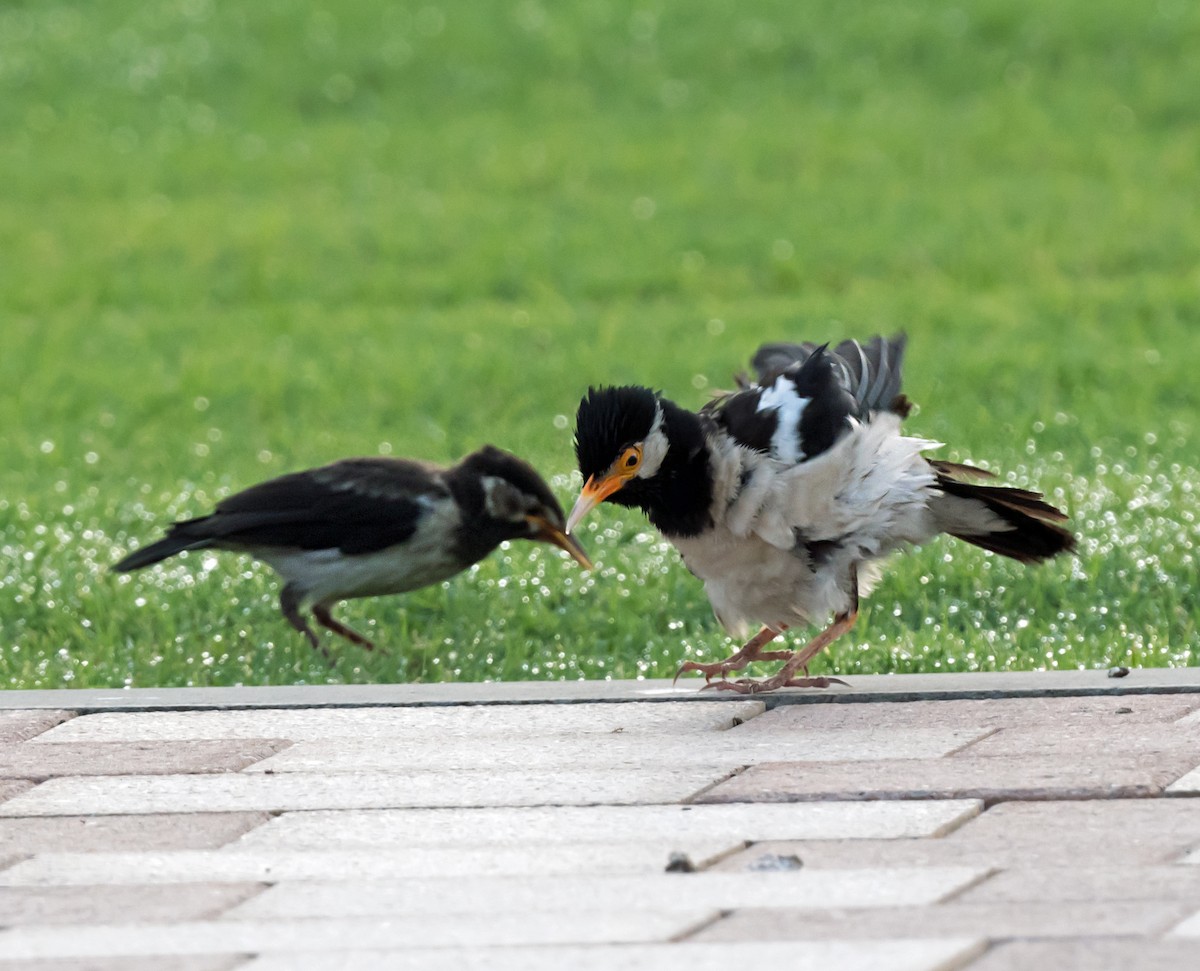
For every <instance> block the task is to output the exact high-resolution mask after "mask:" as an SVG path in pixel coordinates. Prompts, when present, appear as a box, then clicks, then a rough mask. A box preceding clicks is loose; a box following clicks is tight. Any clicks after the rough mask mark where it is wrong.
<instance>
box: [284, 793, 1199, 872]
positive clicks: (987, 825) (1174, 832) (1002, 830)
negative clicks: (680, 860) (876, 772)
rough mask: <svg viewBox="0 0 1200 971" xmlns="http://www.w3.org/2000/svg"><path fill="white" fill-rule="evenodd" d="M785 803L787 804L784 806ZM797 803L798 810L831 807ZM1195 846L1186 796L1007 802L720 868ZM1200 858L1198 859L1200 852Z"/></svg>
mask: <svg viewBox="0 0 1200 971" xmlns="http://www.w3.org/2000/svg"><path fill="white" fill-rule="evenodd" d="M784 805H787V804H783V805H781V806H780V808H784ZM791 805H794V807H795V808H796V809H800V808H801V807H808V806H820V805H825V804H824V803H795V804H791ZM833 805H860V804H857V803H849V804H836V803H835V804H833ZM861 805H890V804H889V803H862V804H861ZM896 805H924V803H898V804H896ZM697 808H700V807H697ZM714 808H715V807H714ZM756 808H759V809H766V808H769V807H768V806H766V805H764V806H759V807H756ZM264 831H265V830H264ZM260 832H263V831H260ZM1197 844H1200V812H1197V810H1196V804H1195V803H1194V802H1192V801H1191V800H1187V799H1114V800H1098V801H1087V802H1006V803H1000V804H999V805H996V806H993V807H992V808H991V809H989V810H988V811H987V812H985V813H982V814H980V815H979V816H977V817H975V818H974V819H972V820H970V821H969V822H967V823H966V824H965V825H963V826H961V827H959V828H957V829H956V830H954V831H953V832H952V833H950V834H949V835H947V836H945V837H943V838H941V839H907V840H905V839H902V840H872V839H859V840H854V839H808V840H799V841H793V840H787V841H770V842H767V841H760V842H758V845H755V846H752V847H750V848H749V849H748V850H746V851H745V852H744V853H740V854H736V855H733V856H730V857H729V858H728V859H726V860H723V861H722V862H721V863H719V864H718V867H719V868H721V869H741V868H743V867H748V866H752V865H754V863H755V861H756V860H757V858H758V857H759V856H763V855H773V856H778V855H783V856H791V855H794V856H798V857H799V858H800V859H801V860H802V861H803V863H804V865H805V866H806V867H836V868H845V867H856V866H995V867H1016V866H1067V867H1070V866H1078V865H1080V863H1081V861H1083V862H1088V863H1096V864H1104V865H1107V866H1128V865H1143V864H1154V863H1173V862H1175V861H1176V860H1177V859H1178V857H1179V856H1180V854H1182V853H1184V852H1186V851H1188V850H1190V849H1192V847H1193V846H1196V845H1197ZM1196 862H1197V863H1200V850H1198V851H1197V853H1196Z"/></svg>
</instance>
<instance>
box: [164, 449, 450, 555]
mask: <svg viewBox="0 0 1200 971" xmlns="http://www.w3.org/2000/svg"><path fill="white" fill-rule="evenodd" d="M440 473H441V470H440V469H438V468H437V467H435V466H431V465H425V464H423V463H420V462H414V461H411V460H408V459H387V458H361V459H345V460H343V461H341V462H335V463H333V464H332V465H325V466H322V467H321V468H319V469H310V470H308V471H306V472H295V473H292V474H291V475H284V476H280V477H279V478H277V479H271V480H270V481H269V482H263V483H262V484H260V485H256V486H252V487H250V488H249V489H246V490H245V491H244V492H239V493H237V494H236V495H233V496H230V497H229V498H228V499H226V500H224V501H223V502H221V503H220V504H219V505H218V506H217V508H216V511H215V512H213V514H212V515H211V516H205V517H203V518H201V519H193V520H189V521H188V522H183V523H177V524H176V525H175V526H174V527H173V528H172V531H171V535H172V537H174V538H179V539H189V540H208V541H210V542H211V543H213V545H218V546H220V545H224V544H226V543H230V544H236V545H238V546H287V547H294V548H297V549H304V550H320V549H338V550H341V551H342V552H343V553H350V554H354V553H370V552H374V551H375V550H381V549H384V548H386V547H389V546H394V545H396V544H397V543H403V542H404V541H405V540H407V539H409V538H410V537H411V536H412V535H413V533H415V532H416V530H417V526H418V524H419V523H420V521H421V519H422V518H423V517H424V516H425V515H428V513H429V511H430V504H431V500H432V501H439V500H445V501H448V500H449V499H450V491H449V488H448V487H447V486H446V485H445V483H444V482H443V480H442V477H441V474H440Z"/></svg>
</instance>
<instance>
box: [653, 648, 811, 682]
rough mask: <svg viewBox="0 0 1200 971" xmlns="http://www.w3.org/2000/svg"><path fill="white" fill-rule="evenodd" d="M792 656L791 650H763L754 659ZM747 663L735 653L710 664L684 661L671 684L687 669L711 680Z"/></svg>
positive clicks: (776, 659)
mask: <svg viewBox="0 0 1200 971" xmlns="http://www.w3.org/2000/svg"><path fill="white" fill-rule="evenodd" d="M791 656H792V652H791V651H763V652H762V653H760V654H757V655H755V657H754V658H753V660H755V661H786V660H788V659H789V658H790V657H791ZM747 663H749V659H747V658H745V657H738V656H737V655H736V654H735V655H733V656H732V657H727V658H725V660H724V661H713V662H711V663H710V664H701V663H700V662H699V661H684V662H683V663H682V664H681V665H679V670H678V671H676V672H675V677H674V678H672V680H671V684H674V683H675V682H676V681H678V680H679V676H680V675H681V674H686V673H687V672H688V671H699V672H700V673H701V674H703V675H704V680H705V681H708V682H711V681H712V679H713V678H715V677H721V678H723V677H725V675H727V674H729V672H730V671H740V670H741V669H742V668H744V667H745V666H746V664H747Z"/></svg>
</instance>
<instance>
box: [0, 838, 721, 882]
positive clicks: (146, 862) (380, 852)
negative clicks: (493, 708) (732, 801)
mask: <svg viewBox="0 0 1200 971" xmlns="http://www.w3.org/2000/svg"><path fill="white" fill-rule="evenodd" d="M741 845H742V844H740V843H738V842H737V841H736V840H731V839H714V840H708V841H697V840H686V839H680V840H673V841H671V842H661V841H659V842H655V841H650V840H633V841H624V842H615V843H614V842H588V843H566V844H558V845H554V846H548V847H538V846H530V845H526V844H522V845H516V846H495V847H493V846H486V845H480V846H439V847H429V846H417V847H413V848H412V849H408V850H405V849H395V848H392V849H384V848H372V849H368V848H361V849H350V850H338V849H333V850H321V851H314V850H288V849H269V850H257V851H256V850H244V851H242V850H238V851H232V850H225V851H217V852H205V851H191V850H177V851H174V852H166V853H86V854H85V853H41V854H38V855H37V856H35V857H32V858H31V859H27V860H23V861H21V862H19V863H16V864H14V865H13V866H11V867H9V868H8V869H7V870H2V871H0V886H8V887H27V886H50V887H54V886H98V885H110V886H119V885H123V884H147V883H152V884H171V883H194V882H196V881H197V880H203V881H208V882H214V883H252V882H265V883H274V882H279V881H289V880H297V881H302V880H307V881H322V880H323V881H330V880H364V881H369V880H397V879H425V878H433V877H463V876H479V877H482V876H489V875H509V876H512V875H526V874H528V875H564V874H570V875H586V874H593V875H594V874H639V873H641V874H654V873H662V872H663V871H664V870H665V868H666V866H667V862H668V860H669V859H670V857H671V855H672V854H673V853H676V852H679V853H683V854H685V855H686V856H687V857H688V858H689V859H690V860H692V861H693V862H694V863H695V864H696V865H698V866H703V865H705V864H707V863H709V862H711V861H713V860H715V859H717V858H719V857H721V856H723V855H725V854H726V853H729V852H732V851H735V850H737V849H738V848H740V847H741Z"/></svg>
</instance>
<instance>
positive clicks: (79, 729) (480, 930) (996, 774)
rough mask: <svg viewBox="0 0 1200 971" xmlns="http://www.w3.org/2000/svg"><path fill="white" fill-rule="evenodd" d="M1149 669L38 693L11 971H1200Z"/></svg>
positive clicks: (1179, 799) (1180, 697) (1174, 751)
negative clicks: (763, 686) (759, 968)
mask: <svg viewBox="0 0 1200 971" xmlns="http://www.w3.org/2000/svg"><path fill="white" fill-rule="evenodd" d="M1138 673H1139V672H1134V673H1133V675H1131V676H1130V678H1129V679H1125V680H1124V681H1123V682H1108V683H1105V681H1104V680H1102V678H1103V675H1102V673H1100V674H1099V675H1097V678H1096V679H1095V680H1092V681H1089V680H1087V679H1086V678H1082V677H1080V675H1079V674H1078V673H1076V674H1073V675H1072V676H1071V677H1069V678H1062V677H1058V676H1056V675H1053V674H1047V675H1043V676H1041V679H1043V683H1044V684H1045V685H1046V686H1047V692H1046V693H1047V694H1048V695H1049V696H1047V697H1035V696H1033V695H1036V694H1037V693H1038V689H1037V684H1038V683H1039V682H1038V680H1037V679H1029V678H1025V679H1016V680H1014V679H1013V677H1012V676H996V678H995V679H994V680H989V676H971V677H965V676H945V679H944V680H937V679H932V680H931V679H930V678H929V677H925V678H921V679H913V680H911V681H910V680H909V679H906V678H901V677H898V678H895V679H892V680H891V681H890V685H889V684H885V685H884V686H883V687H881V688H878V692H882V693H876V694H874V695H872V694H871V693H870V692H865V693H864V692H856V693H847V694H846V695H843V696H841V697H840V698H839V697H838V696H836V695H834V694H832V693H829V694H823V695H822V694H817V693H808V694H805V693H803V692H795V693H788V694H781V695H779V696H778V697H772V698H768V699H766V703H764V701H763V700H750V701H747V700H745V699H741V698H727V697H725V698H720V697H718V698H714V697H712V696H710V695H696V694H694V693H693V688H692V687H690V686H689V687H686V688H682V689H679V690H672V689H670V688H669V687H668V686H666V685H661V684H657V683H656V684H650V685H647V684H619V683H614V684H612V685H610V686H608V688H607V689H605V688H602V687H600V686H597V685H595V684H592V685H588V686H586V687H581V688H580V689H579V690H578V692H577V693H575V694H573V693H572V689H571V687H570V686H566V687H564V688H562V689H553V688H547V687H536V688H529V687H524V688H519V689H508V688H505V687H504V686H495V688H494V690H493V691H492V692H491V693H490V694H489V691H488V690H486V689H485V688H482V687H481V686H463V692H462V700H463V701H464V702H470V703H464V704H455V703H454V702H455V700H456V699H455V698H454V696H453V692H452V691H451V686H444V685H441V686H428V689H427V690H423V689H422V688H421V687H419V686H406V687H404V688H403V690H402V692H398V694H397V700H398V703H397V704H394V705H389V704H388V703H387V697H386V692H380V693H378V694H376V695H372V696H371V700H370V701H369V702H367V703H366V704H356V703H354V701H353V700H352V699H351V700H347V695H346V690H345V689H343V690H342V691H341V692H338V691H333V692H331V694H330V695H329V696H328V697H330V698H336V699H338V700H337V701H331V702H330V703H331V704H339V705H343V707H296V703H297V701H300V703H302V704H305V705H313V704H318V703H320V699H322V698H323V697H325V696H322V695H321V694H320V693H319V692H315V691H314V689H312V688H308V689H304V690H303V691H299V692H298V693H297V694H296V695H295V696H294V698H293V696H290V695H289V694H288V692H287V691H286V690H285V689H271V690H270V691H269V693H266V694H263V693H255V691H254V690H253V689H244V690H243V691H241V692H238V691H234V690H229V691H216V690H214V691H212V692H208V693H203V692H197V691H195V690H191V691H189V692H187V693H186V695H178V696H174V697H178V698H181V699H184V700H180V701H178V702H173V701H172V700H171V698H172V697H173V696H172V695H171V694H170V693H156V694H154V695H153V697H152V699H151V698H147V696H145V695H139V694H138V693H136V692H131V693H129V694H128V695H126V696H124V700H125V704H124V705H122V700H123V699H122V696H121V695H120V693H113V692H108V693H105V694H104V695H103V696H101V695H100V694H99V693H86V692H80V693H78V694H77V695H73V696H72V695H68V694H67V693H64V692H53V693H46V695H45V696H41V697H39V696H38V695H37V693H32V692H21V693H17V694H16V695H15V696H13V697H15V698H18V699H19V700H20V701H21V703H23V704H24V705H26V706H27V707H26V708H24V709H20V710H0V928H2V929H0V971H5V969H15V968H28V969H30V971H34V969H37V971H81V969H89V971H106V969H109V968H114V969H115V968H120V969H122V971H143V969H173V971H232V969H238V971H280V969H288V971H331V969H351V968H353V969H355V971H362V969H367V971H369V969H372V968H388V969H393V968H422V969H425V968H431V969H438V968H447V969H449V968H453V969H455V971H462V969H471V968H481V969H482V968H487V969H489V971H493V969H508V968H513V969H516V968H520V969H541V968H546V969H550V968H554V969H559V968H564V967H569V968H572V969H582V971H588V969H593V968H595V969H599V968H635V969H636V968H647V969H649V968H654V969H656V971H662V969H667V971H669V969H674V968H680V969H683V968H687V969H689V971H697V969H700V971H704V969H708V968H714V969H715V968H718V967H719V968H722V969H726V968H728V967H730V966H752V965H754V964H755V963H757V962H771V963H772V964H776V963H781V964H782V963H784V962H786V966H787V967H788V968H789V969H797V968H798V969H801V971H803V969H808V968H812V969H814V971H815V969H818V968H820V969H821V971H858V969H862V971H866V969H872V971H876V969H897V971H949V969H959V968H962V969H968V968H969V969H971V971H1006V969H1025V968H1033V967H1052V968H1056V969H1065V971H1075V969H1079V971H1082V969H1085V968H1086V969H1089V971H1102V969H1109V968H1111V969H1117V968H1129V967H1138V968H1144V969H1151V971H1153V969H1158V968H1164V969H1165V968H1171V969H1180V968H1183V967H1188V966H1190V965H1191V963H1194V956H1195V954H1196V953H1197V949H1198V948H1200V802H1197V801H1196V797H1200V672H1192V673H1191V676H1189V675H1188V674H1187V673H1184V674H1180V673H1178V672H1174V673H1172V674H1171V676H1170V678H1169V679H1167V680H1165V681H1164V680H1161V679H1160V680H1159V681H1153V682H1149V683H1146V684H1144V685H1143V690H1146V691H1147V692H1148V693H1139V690H1138V685H1139V682H1138V680H1137V675H1138ZM964 678H965V680H964ZM954 679H957V680H954ZM872 684H875V682H873V683H872ZM964 684H966V685H973V686H974V687H970V688H968V689H964V688H963V687H962V686H963V685H964ZM1014 684H1017V685H1020V686H1021V687H1020V690H1017V691H1011V690H1010V688H1011V687H1012V686H1013V685H1014ZM1063 685H1066V686H1068V690H1066V691H1057V690H1055V689H1056V687H1062V686H1063ZM1131 686H1132V689H1133V690H1131ZM876 690H877V689H876V688H874V687H872V688H871V691H876ZM889 690H890V691H891V692H892V693H891V694H888V693H887V692H888V691H889ZM1077 690H1078V691H1083V692H1086V694H1075V693H1073V692H1075V691H1077ZM555 691H557V696H550V695H553V694H554V692H555ZM506 692H508V693H507V694H506ZM1160 692H1161V693H1160ZM955 695H959V697H955ZM972 695H981V696H984V697H972ZM144 698H145V699H146V700H145V701H143V700H142V699H144ZM263 698H267V699H270V701H271V703H272V704H274V705H275V707H262V706H261V702H260V701H259V700H258V699H263ZM74 699H78V703H77V704H76V705H74V706H73V705H72V704H70V703H69V702H71V701H72V700H74ZM889 699H890V700H889ZM901 699H904V700H901ZM513 701H520V702H522V703H519V704H518V703H505V702H513ZM562 702H574V703H562ZM808 702H816V703H808ZM831 702H832V703H831ZM3 703H4V696H2V695H0V704H3ZM141 704H147V705H151V706H153V707H166V708H173V709H174V710H139V706H140V705H141ZM768 704H769V705H770V706H771V707H770V708H769V710H768ZM115 706H122V707H128V708H129V709H130V710H109V709H112V708H113V707H115ZM189 706H190V707H189ZM200 709H209V710H200Z"/></svg>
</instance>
